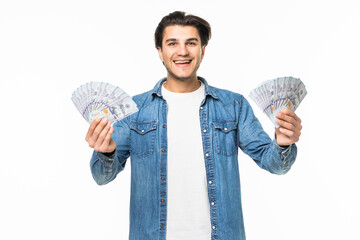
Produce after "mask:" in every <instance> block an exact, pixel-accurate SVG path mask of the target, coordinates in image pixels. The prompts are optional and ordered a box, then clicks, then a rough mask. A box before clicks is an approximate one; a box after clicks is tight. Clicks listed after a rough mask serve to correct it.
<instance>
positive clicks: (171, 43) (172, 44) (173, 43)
mask: <svg viewBox="0 0 360 240" xmlns="http://www.w3.org/2000/svg"><path fill="white" fill-rule="evenodd" d="M168 45H169V46H175V45H176V42H170V43H169V44H168Z"/></svg>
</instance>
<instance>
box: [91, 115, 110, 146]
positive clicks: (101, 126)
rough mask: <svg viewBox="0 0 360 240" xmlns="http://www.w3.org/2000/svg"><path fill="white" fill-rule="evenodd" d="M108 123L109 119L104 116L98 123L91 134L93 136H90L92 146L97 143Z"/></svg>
mask: <svg viewBox="0 0 360 240" xmlns="http://www.w3.org/2000/svg"><path fill="white" fill-rule="evenodd" d="M107 123H108V119H107V118H104V119H102V120H101V121H100V122H99V123H98V125H97V126H96V128H95V129H94V131H93V133H92V134H91V136H90V138H89V146H90V147H91V148H94V147H95V145H96V143H97V141H98V138H99V135H100V134H101V132H102V131H103V129H104V128H105V127H106V125H107Z"/></svg>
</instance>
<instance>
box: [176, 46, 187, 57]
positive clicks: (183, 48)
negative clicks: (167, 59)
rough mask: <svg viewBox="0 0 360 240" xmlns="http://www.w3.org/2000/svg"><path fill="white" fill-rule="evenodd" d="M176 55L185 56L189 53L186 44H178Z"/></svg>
mask: <svg viewBox="0 0 360 240" xmlns="http://www.w3.org/2000/svg"><path fill="white" fill-rule="evenodd" d="M178 55H179V56H187V55H189V50H188V48H187V45H186V44H179V49H178Z"/></svg>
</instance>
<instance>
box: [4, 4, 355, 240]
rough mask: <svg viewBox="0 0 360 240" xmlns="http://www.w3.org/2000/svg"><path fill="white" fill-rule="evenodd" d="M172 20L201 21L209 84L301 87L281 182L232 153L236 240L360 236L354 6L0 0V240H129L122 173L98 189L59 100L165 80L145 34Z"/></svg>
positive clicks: (79, 122)
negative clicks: (239, 204) (207, 30)
mask: <svg viewBox="0 0 360 240" xmlns="http://www.w3.org/2000/svg"><path fill="white" fill-rule="evenodd" d="M175 10H183V11H186V12H189V13H192V14H195V15H199V16H201V17H203V18H205V19H206V20H208V21H209V22H210V24H211V25H212V31H213V37H212V39H211V40H210V42H209V45H208V47H207V49H206V54H205V58H204V60H203V63H202V66H201V67H200V69H199V75H200V76H203V77H205V78H206V79H207V80H208V82H209V83H210V84H211V85H214V86H217V87H221V88H226V89H230V90H233V91H236V92H239V93H242V94H243V95H245V96H246V97H247V96H248V94H249V92H250V91H251V90H252V89H253V88H255V87H256V86H257V85H258V84H259V83H261V82H263V81H265V80H268V79H272V78H275V77H280V76H289V75H290V76H294V77H300V78H301V79H302V80H303V82H304V83H305V85H306V88H307V90H308V95H307V96H306V98H305V99H304V101H303V102H302V104H301V105H300V107H299V109H298V110H297V114H298V115H299V116H300V117H301V118H302V120H303V132H302V136H301V139H300V142H299V143H298V149H299V152H298V158H297V161H296V163H295V164H294V166H293V168H292V170H291V171H290V172H289V173H288V174H286V175H284V176H276V175H272V174H269V173H268V172H265V171H263V170H261V169H260V168H258V167H257V166H256V164H254V162H253V161H252V160H251V159H250V158H249V157H248V156H246V155H243V154H240V156H239V162H240V167H241V170H240V173H241V181H242V196H243V208H244V216H245V227H246V234H247V238H248V239H249V240H258V239H267V240H270V239H273V240H281V239H283V240H289V239H291V240H292V239H294V240H295V239H299V240H300V239H301V240H302V239H308V240H309V239H316V240H317V239H327V240H329V239H346V240H353V239H354V240H355V239H357V240H358V239H360V233H359V231H358V228H359V225H360V217H359V215H360V208H359V202H360V197H359V183H360V181H359V180H360V179H359V176H358V171H359V167H360V164H359V161H360V157H359V155H358V153H359V134H360V131H359V110H358V105H359V101H358V99H357V97H358V94H359V90H358V89H359V88H358V86H359V85H358V84H357V82H359V80H360V74H359V69H360V68H359V67H360V57H359V56H360V47H359V45H360V44H359V43H360V33H359V32H360V7H359V6H358V4H357V1H356V0H354V1H347V0H342V1H340V0H339V1H331V0H324V1H316V0H302V1H289V0H272V1H268V0H253V1H225V0H223V1H209V0H207V1H199V0H198V1H193V0H192V1H185V0H183V1H165V0H164V1H145V0H142V1H89V0H87V1H85V0H84V1H81V0H63V1H45V0H44V1H39V0H37V1H10V0H8V1H5V0H2V1H1V2H0V103H1V111H0V112H1V113H0V114H1V116H0V134H1V135H0V136H1V138H0V141H1V144H0V148H1V151H0V194H1V195H0V239H4V240H8V239H87V240H90V239H110V238H111V239H127V238H128V223H129V222H128V213H129V191H130V181H129V180H130V168H129V167H130V165H129V163H128V165H127V167H126V169H125V170H124V171H123V172H122V173H121V174H119V175H118V177H117V178H116V179H115V180H114V181H113V182H111V183H110V184H108V185H106V186H102V187H99V186H97V185H96V184H95V182H94V181H93V179H92V177H91V173H90V169H89V160H90V156H91V153H92V150H91V149H90V148H89V147H88V146H87V143H86V142H85V140H84V138H85V133H86V131H87V128H88V124H87V123H86V122H85V120H84V119H83V118H82V117H81V115H80V114H79V113H78V112H77V110H76V108H75V107H74V105H73V103H72V102H71V99H70V98H71V94H72V92H73V91H74V90H75V89H76V88H77V87H78V86H80V85H81V84H84V83H86V82H89V81H106V82H109V83H112V84H115V85H117V86H120V87H121V88H123V89H124V90H125V91H126V92H127V93H129V94H130V95H134V94H138V93H141V92H144V91H146V90H149V89H151V88H152V87H153V86H154V84H155V83H156V81H157V80H159V79H160V78H162V77H164V76H165V74H166V72H165V69H164V67H163V66H162V64H161V62H160V60H159V59H158V55H157V52H156V50H155V47H154V42H153V33H154V31H155V28H156V26H157V24H158V22H159V21H160V20H161V18H162V17H163V16H164V15H166V14H168V13H170V12H172V11H175ZM356 84H357V85H356ZM250 103H251V104H252V106H253V108H254V111H255V113H256V115H257V116H258V118H259V119H260V121H261V122H262V123H263V127H264V128H265V130H266V131H267V132H268V133H269V134H270V135H271V136H272V135H273V127H272V124H271V122H270V121H269V120H268V119H267V118H266V116H265V115H264V114H263V113H261V111H260V110H259V109H258V108H257V106H256V105H255V104H254V102H252V101H250Z"/></svg>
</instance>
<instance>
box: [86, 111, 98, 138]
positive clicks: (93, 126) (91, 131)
mask: <svg viewBox="0 0 360 240" xmlns="http://www.w3.org/2000/svg"><path fill="white" fill-rule="evenodd" d="M99 122H100V118H98V117H97V118H95V119H94V120H93V121H92V122H91V124H90V126H89V129H88V131H87V133H86V136H85V140H86V141H87V142H89V140H90V138H91V136H92V134H93V132H94V130H95V128H96V127H97V125H98V124H99Z"/></svg>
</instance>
